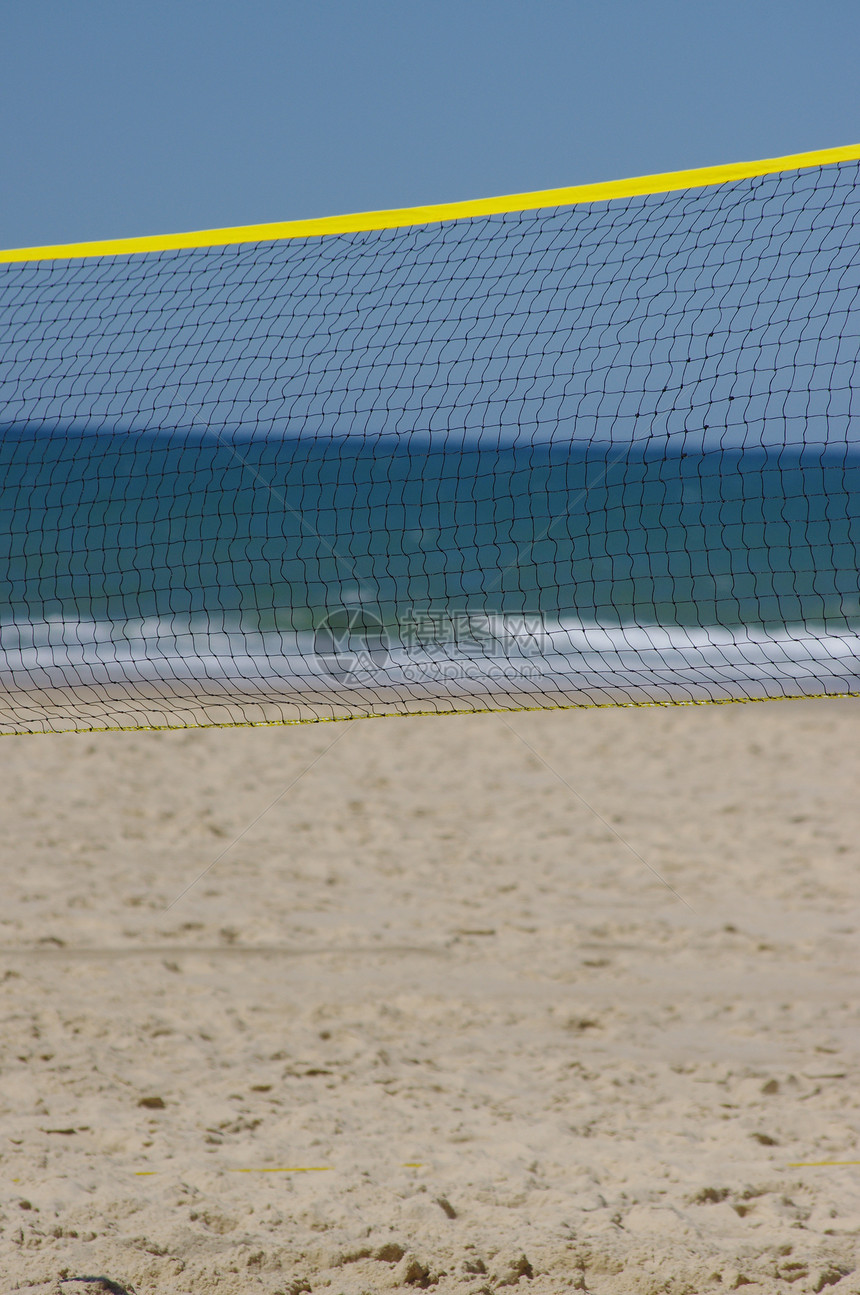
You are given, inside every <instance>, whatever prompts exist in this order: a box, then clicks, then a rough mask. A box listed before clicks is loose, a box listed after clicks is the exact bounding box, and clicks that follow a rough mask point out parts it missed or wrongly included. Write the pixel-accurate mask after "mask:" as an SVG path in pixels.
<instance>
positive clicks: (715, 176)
mask: <svg viewBox="0 0 860 1295" xmlns="http://www.w3.org/2000/svg"><path fill="white" fill-rule="evenodd" d="M858 160H860V144H848V145H845V146H844V147H842V148H823V149H817V150H816V151H814V152H811V153H791V154H788V155H787V156H785V157H770V158H764V159H762V160H760V161H757V162H732V163H729V164H728V165H725V166H705V167H696V168H694V169H693V170H689V171H665V172H662V173H660V174H657V175H641V176H636V177H634V178H632V179H627V180H608V181H604V182H601V183H598V184H579V185H572V186H570V187H568V188H562V189H538V190H535V191H534V192H532V193H511V194H507V195H506V196H504V197H498V198H477V199H473V200H471V201H467V202H443V203H434V204H431V205H429V206H424V207H398V208H393V209H392V210H390V211H363V212H357V213H355V214H353V215H347V216H322V217H319V218H317V219H314V220H286V221H274V222H271V223H269V224H263V225H234V226H231V227H228V228H225V229H201V230H196V231H194V232H191V233H187V234H155V235H152V236H148V237H143V238H109V239H103V240H101V241H99V242H92V243H89V242H87V243H57V244H53V245H48V246H45V247H18V248H11V249H10V250H8V251H2V252H0V264H2V263H6V264H9V263H11V262H16V261H65V260H72V259H77V258H78V257H89V256H132V255H136V254H138V253H143V252H171V251H179V250H180V249H183V248H185V249H193V248H203V247H229V246H231V245H233V244H236V243H268V242H277V241H279V240H281V239H285V238H323V237H325V236H326V235H330V234H357V233H362V232H365V231H370V230H382V229H403V228H408V227H409V226H411V225H433V224H437V223H441V222H444V221H449V220H471V219H474V218H475V217H476V216H500V215H507V214H509V213H512V212H520V211H538V210H540V209H541V208H542V207H573V206H576V205H578V204H579V203H587V202H611V201H612V200H613V199H615V198H639V197H644V196H645V195H646V194H651V193H674V192H677V191H679V190H682V189H704V188H707V187H709V186H711V185H716V184H732V183H733V182H736V181H738V180H751V179H754V178H756V177H757V176H763V175H775V174H777V173H778V172H780V171H802V170H806V169H807V168H810V167H820V166H832V165H835V164H836V163H838V162H855V161H858Z"/></svg>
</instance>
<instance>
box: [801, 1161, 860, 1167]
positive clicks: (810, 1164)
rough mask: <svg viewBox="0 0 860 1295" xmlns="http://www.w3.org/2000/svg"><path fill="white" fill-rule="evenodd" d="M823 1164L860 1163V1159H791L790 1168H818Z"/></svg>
mask: <svg viewBox="0 0 860 1295" xmlns="http://www.w3.org/2000/svg"><path fill="white" fill-rule="evenodd" d="M822 1164H828V1165H838V1164H860V1160H789V1169H817V1168H819V1167H820V1165H822Z"/></svg>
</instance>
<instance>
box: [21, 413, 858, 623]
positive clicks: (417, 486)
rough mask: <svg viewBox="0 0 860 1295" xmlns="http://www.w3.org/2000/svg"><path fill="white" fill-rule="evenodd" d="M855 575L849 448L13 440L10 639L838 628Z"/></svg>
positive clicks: (55, 435)
mask: <svg viewBox="0 0 860 1295" xmlns="http://www.w3.org/2000/svg"><path fill="white" fill-rule="evenodd" d="M859 559H860V456H857V455H849V454H846V453H845V452H844V451H843V452H842V453H841V454H838V453H837V454H827V453H821V451H820V450H810V451H808V452H798V451H797V450H792V451H789V450H787V449H785V450H782V451H780V452H779V453H775V452H765V451H755V450H746V451H741V450H725V451H712V452H709V453H698V454H687V455H683V456H682V455H666V454H661V455H657V454H652V455H649V454H648V453H646V452H642V451H641V450H637V449H635V448H631V447H627V449H626V451H624V452H613V451H607V450H604V451H601V452H597V451H595V450H593V449H592V450H590V451H583V450H578V449H576V448H575V447H572V446H567V447H565V448H564V449H556V450H547V449H545V448H544V449H540V448H533V447H528V448H525V447H524V448H522V449H511V448H507V449H500V450H490V449H461V450H459V451H450V452H444V451H443V452H438V451H434V450H430V449H428V448H427V447H426V446H423V447H418V448H416V450H415V451H414V452H410V451H409V450H408V449H404V448H403V447H402V446H400V447H398V446H395V445H393V444H391V443H390V442H389V443H386V442H385V441H379V442H377V443H375V444H368V443H367V442H362V441H348V440H330V439H329V440H322V439H319V440H318V439H309V440H286V439H282V440H278V439H275V438H268V439H265V440H257V441H247V440H244V441H243V440H236V441H233V442H220V441H218V440H214V439H211V438H209V439H207V438H201V437H196V438H195V437H190V436H179V435H177V436H140V435H132V434H121V433H115V434H112V435H110V436H104V435H102V436H98V435H81V434H64V433H63V432H62V431H59V430H56V429H54V430H53V431H51V432H50V434H49V433H45V432H42V433H40V434H37V435H33V434H32V433H25V434H22V433H20V432H16V431H15V430H14V429H10V430H8V431H7V432H6V434H5V435H3V436H2V437H0V623H2V622H5V623H8V622H10V621H14V622H18V623H22V622H27V621H41V620H46V619H51V618H65V619H71V620H77V619H81V618H89V619H92V620H96V621H99V620H107V621H122V620H128V619H131V618H135V617H152V616H155V617H167V616H170V615H173V614H180V615H191V616H196V617H203V618H205V619H208V620H210V621H212V622H213V623H222V622H223V621H224V620H225V618H226V621H227V622H228V623H230V624H242V625H243V626H245V627H246V628H249V629H250V628H255V627H256V628H259V629H263V630H265V629H268V628H281V629H296V630H303V629H308V628H310V627H313V626H314V625H315V624H317V623H319V621H320V619H321V618H322V617H323V616H324V615H325V614H326V613H327V612H328V611H330V610H331V609H332V608H333V607H337V606H339V605H341V604H343V605H346V606H350V605H360V606H364V607H367V608H369V609H372V611H373V613H374V614H376V615H379V616H380V617H381V619H382V620H383V621H384V622H385V623H386V624H392V623H394V622H396V621H397V620H398V618H399V617H401V616H402V615H403V614H404V613H406V612H407V611H408V609H410V608H411V609H418V610H428V609H432V608H440V607H445V608H449V609H451V610H458V609H471V610H478V609H483V610H486V611H488V612H505V613H539V614H540V615H542V616H545V617H549V618H553V619H554V618H559V617H567V618H576V619H579V620H583V621H587V622H596V623H601V624H642V625H651V624H657V625H684V626H696V625H703V626H724V627H729V628H730V627H734V626H742V625H743V626H748V627H756V626H763V627H767V628H777V627H784V626H791V625H804V624H805V625H810V626H814V627H827V628H828V629H830V630H838V629H841V628H852V627H853V626H855V625H856V624H857V623H858V622H860V580H858V570H860V560H859Z"/></svg>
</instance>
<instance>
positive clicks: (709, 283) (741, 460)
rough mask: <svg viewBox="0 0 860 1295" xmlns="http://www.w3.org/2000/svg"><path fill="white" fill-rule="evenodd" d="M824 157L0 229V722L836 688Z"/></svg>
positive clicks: (852, 336)
mask: <svg viewBox="0 0 860 1295" xmlns="http://www.w3.org/2000/svg"><path fill="white" fill-rule="evenodd" d="M858 159H860V147H858V148H849V149H839V150H830V151H828V152H825V153H819V154H804V155H800V156H797V157H793V158H782V159H776V160H774V161H770V162H761V163H751V164H744V165H740V166H731V167H718V168H712V169H709V170H705V171H693V172H682V173H677V174H674V175H665V176H655V177H646V178H645V179H640V180H632V181H623V182H616V183H612V184H604V185H593V186H586V187H584V188H580V189H568V190H553V191H548V192H545V193H538V194H524V195H517V196H514V197H512V198H507V199H495V200H489V201H485V202H474V203H460V204H453V205H450V206H443V207H430V208H418V209H412V210H406V211H399V212H398V211H395V212H378V213H370V214H369V215H362V216H355V217H343V218H333V219H327V220H320V221H306V222H297V223H293V224H286V225H276V226H255V227H250V228H244V229H236V230H216V231H209V232H204V233H201V234H192V235H183V236H177V237H166V238H153V239H134V240H120V241H119V242H115V243H102V244H79V245H71V246H68V247H54V248H36V249H25V250H23V251H16V252H7V253H3V254H0V262H2V263H0V336H2V354H3V360H2V375H0V513H2V525H0V731H3V732H14V733H20V732H32V731H53V730H64V729H86V730H88V729H98V728H110V727H154V726H162V725H167V726H174V725H175V726H186V725H198V724H237V723H270V722H288V721H295V720H321V719H334V718H348V717H357V716H366V715H378V714H395V713H397V714H401V713H411V712H428V711H429V712H450V711H474V710H485V709H516V708H523V707H557V706H577V705H593V704H604V703H622V704H632V703H655V702H698V701H724V700H744V699H761V698H766V697H786V696H812V695H829V694H845V693H852V692H856V691H860V687H858V681H860V640H858V637H857V630H858V626H860V580H858V570H860V567H858V539H860V507H858V501H860V490H858V487H860V421H858V419H860V375H858V336H860V302H858V294H860V210H858V199H860V189H858Z"/></svg>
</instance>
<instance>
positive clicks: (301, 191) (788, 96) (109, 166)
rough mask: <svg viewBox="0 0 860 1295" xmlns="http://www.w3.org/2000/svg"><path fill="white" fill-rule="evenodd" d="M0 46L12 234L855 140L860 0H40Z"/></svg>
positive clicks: (4, 223)
mask: <svg viewBox="0 0 860 1295" xmlns="http://www.w3.org/2000/svg"><path fill="white" fill-rule="evenodd" d="M0 48H2V50H3V60H2V78H0V106H2V131H0V175H2V200H0V247H15V246H21V245H29V244H39V243H51V242H65V241H70V240H76V239H88V238H92V239H95V238H105V237H120V236H123V235H135V234H150V233H168V232H175V231H179V230H186V229H200V228H205V227H211V226H219V225H232V224H246V223H254V222H257V221H268V220H289V219H296V218H301V217H307V216H321V215H331V214H335V213H338V212H345V211H360V210H364V209H367V208H377V207H383V208H384V207H399V206H411V205H414V204H419V203H425V202H445V201H453V200H457V199H463V198H475V197H483V196H488V195H491V194H499V193H510V192H516V191H519V190H528V189H538V188H545V187H553V186H557V185H566V184H578V183H587V182H589V181H594V180H605V179H613V178H617V177H620V176H625V175H637V174H643V173H648V172H651V171H662V170H676V169H680V168H683V167H690V166H702V165H709V164H714V163H720V162H731V161H739V160H742V159H747V158H760V157H769V156H773V155H778V154H781V153H791V152H798V151H803V150H807V149H814V148H826V147H830V146H833V145H840V144H847V143H853V142H855V141H857V140H858V139H860V72H858V49H860V4H858V3H857V0H818V2H817V3H816V4H810V3H809V0H719V3H715V2H711V3H704V2H703V0H587V2H577V0H241V2H239V0H233V2H228V0H140V3H131V2H130V0H27V3H26V4H25V3H17V4H11V3H10V4H7V5H5V6H4V7H3V13H2V16H0Z"/></svg>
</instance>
